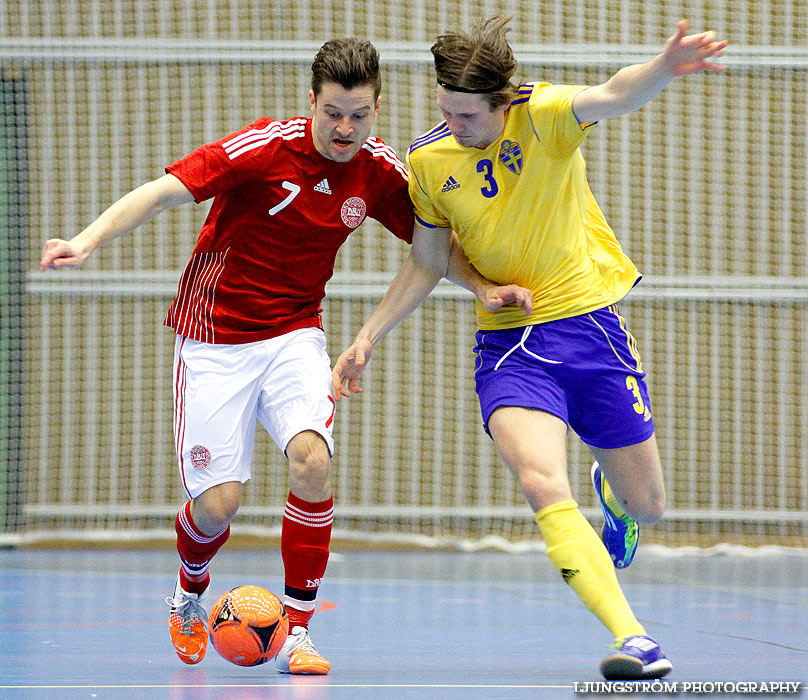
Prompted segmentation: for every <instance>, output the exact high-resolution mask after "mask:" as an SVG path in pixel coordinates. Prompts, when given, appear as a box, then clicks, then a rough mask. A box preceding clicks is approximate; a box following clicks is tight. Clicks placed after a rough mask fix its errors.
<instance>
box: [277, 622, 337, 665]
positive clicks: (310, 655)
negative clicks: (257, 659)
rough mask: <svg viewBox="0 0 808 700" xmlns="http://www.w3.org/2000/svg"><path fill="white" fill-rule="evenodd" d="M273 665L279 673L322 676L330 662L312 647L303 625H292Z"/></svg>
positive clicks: (307, 632)
mask: <svg viewBox="0 0 808 700" xmlns="http://www.w3.org/2000/svg"><path fill="white" fill-rule="evenodd" d="M275 667H276V668H277V669H278V671H279V672H280V673H295V674H301V675H313V676H324V675H325V674H327V673H328V672H329V671H330V670H331V663H330V662H329V661H327V660H326V659H324V658H323V657H322V656H320V652H318V651H317V649H315V648H314V644H312V643H311V638H310V637H309V631H308V630H307V629H306V628H305V627H294V628H293V629H292V630H291V632H289V636H288V637H287V638H286V642H285V643H284V645H283V648H282V649H281V650H280V652H279V653H278V656H277V658H276V659H275Z"/></svg>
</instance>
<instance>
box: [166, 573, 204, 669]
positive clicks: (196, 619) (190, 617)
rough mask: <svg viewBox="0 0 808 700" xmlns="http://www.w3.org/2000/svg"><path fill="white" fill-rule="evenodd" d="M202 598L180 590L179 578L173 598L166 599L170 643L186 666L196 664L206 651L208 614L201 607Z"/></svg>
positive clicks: (202, 596) (202, 595)
mask: <svg viewBox="0 0 808 700" xmlns="http://www.w3.org/2000/svg"><path fill="white" fill-rule="evenodd" d="M203 598H204V594H201V595H197V594H196V593H186V592H185V591H184V590H182V586H180V579H179V576H177V585H176V586H175V587H174V595H173V597H171V598H166V603H168V604H169V605H170V606H171V613H170V614H169V616H168V631H169V632H170V633H171V642H172V644H174V651H176V652H177V656H179V657H180V660H181V661H184V662H185V663H186V664H198V663H199V662H200V661H202V659H204V658H205V652H207V650H208V624H207V620H208V613H207V612H206V611H205V608H203V607H202V599H203Z"/></svg>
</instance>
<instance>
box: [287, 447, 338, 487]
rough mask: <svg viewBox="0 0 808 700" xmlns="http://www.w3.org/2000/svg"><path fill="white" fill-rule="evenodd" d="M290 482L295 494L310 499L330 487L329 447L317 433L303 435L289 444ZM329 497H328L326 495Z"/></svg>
mask: <svg viewBox="0 0 808 700" xmlns="http://www.w3.org/2000/svg"><path fill="white" fill-rule="evenodd" d="M286 454H287V457H288V458H289V480H290V482H291V485H292V490H293V491H294V492H295V493H301V494H302V493H305V494H308V495H309V499H313V498H315V494H322V493H324V492H325V491H327V490H328V489H329V488H330V487H329V486H328V484H329V477H330V471H331V455H330V454H329V451H328V446H327V445H326V443H325V441H324V440H323V439H322V437H320V436H319V435H317V434H315V433H311V432H308V433H301V434H300V435H298V436H295V438H294V439H293V440H292V442H290V443H289V446H288V447H287V450H286ZM326 497H327V495H326Z"/></svg>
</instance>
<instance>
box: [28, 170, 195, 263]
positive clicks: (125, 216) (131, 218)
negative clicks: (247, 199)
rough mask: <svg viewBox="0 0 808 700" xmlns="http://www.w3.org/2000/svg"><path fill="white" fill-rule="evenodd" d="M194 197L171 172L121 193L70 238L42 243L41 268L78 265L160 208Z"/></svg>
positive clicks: (54, 239) (187, 200)
mask: <svg viewBox="0 0 808 700" xmlns="http://www.w3.org/2000/svg"><path fill="white" fill-rule="evenodd" d="M192 201H194V197H193V195H192V194H191V193H190V191H189V190H188V188H187V187H186V186H185V185H183V184H182V182H181V181H180V180H179V179H178V178H176V177H174V176H173V175H163V176H162V177H160V178H157V179H156V180H152V181H151V182H147V183H146V184H144V185H141V186H140V187H138V188H137V189H134V190H132V191H131V192H129V194H126V195H124V196H123V197H121V198H120V199H119V200H118V201H117V202H115V204H113V205H112V206H111V207H110V208H109V209H107V210H106V211H105V212H104V213H103V214H101V216H99V217H98V218H97V219H96V220H95V221H93V223H91V224H90V225H89V226H88V227H87V228H86V229H84V230H83V231H82V232H81V233H80V234H78V235H77V236H75V237H73V238H71V239H70V240H69V241H66V240H62V239H61V238H52V239H50V240H49V241H47V242H46V243H45V247H44V249H43V251H42V259H41V260H40V262H39V269H40V270H43V271H44V270H48V269H53V270H58V269H61V268H71V267H78V266H79V265H81V264H82V263H83V262H84V261H85V260H86V259H87V257H88V256H89V255H90V253H92V252H93V251H94V250H95V249H96V248H97V247H98V246H100V245H102V244H103V243H106V242H107V241H111V240H112V239H114V238H117V237H118V236H121V235H123V234H124V233H128V232H129V231H132V230H133V229H135V228H137V227H138V226H140V225H141V224H143V223H145V222H146V221H148V220H149V219H151V218H152V217H154V216H157V214H159V213H160V212H162V211H165V210H166V209H170V208H171V207H175V206H177V205H179V204H185V203H187V202H192Z"/></svg>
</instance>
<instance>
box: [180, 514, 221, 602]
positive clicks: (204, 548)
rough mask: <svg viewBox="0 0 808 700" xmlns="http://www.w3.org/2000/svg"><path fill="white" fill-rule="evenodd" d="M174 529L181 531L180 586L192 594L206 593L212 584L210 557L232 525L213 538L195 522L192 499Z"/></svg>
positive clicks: (218, 547)
mask: <svg viewBox="0 0 808 700" xmlns="http://www.w3.org/2000/svg"><path fill="white" fill-rule="evenodd" d="M174 529H175V530H176V531H177V552H179V555H180V564H181V566H180V585H181V586H182V588H183V590H184V591H186V592H188V593H199V594H202V593H204V592H205V591H206V590H207V588H208V584H209V583H210V574H209V573H208V565H209V564H210V560H211V559H213V557H214V555H215V554H216V552H218V551H219V550H220V549H221V547H222V545H223V544H224V543H225V542H227V538H228V537H230V526H229V525H228V526H227V527H226V528H225V529H224V530H222V531H221V532H220V533H219V534H218V535H214V536H213V537H209V536H208V535H205V534H204V533H202V532H200V531H199V529H198V528H197V527H196V525H194V521H193V519H192V518H191V502H190V501H188V502H187V503H186V504H185V505H184V506H183V507H182V508H180V512H179V513H177V518H176V520H175V521H174Z"/></svg>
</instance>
